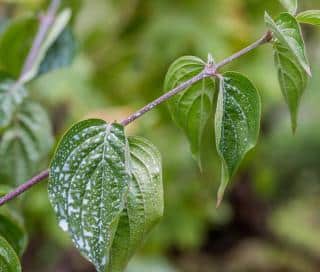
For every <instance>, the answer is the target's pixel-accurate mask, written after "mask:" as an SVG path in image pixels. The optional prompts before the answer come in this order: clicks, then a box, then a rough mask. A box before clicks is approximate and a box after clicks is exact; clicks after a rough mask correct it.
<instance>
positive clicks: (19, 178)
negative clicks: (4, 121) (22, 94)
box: [0, 100, 53, 184]
mask: <svg viewBox="0 0 320 272" xmlns="http://www.w3.org/2000/svg"><path fill="white" fill-rule="evenodd" d="M13 120H14V121H13V122H12V123H11V124H10V125H9V126H8V127H7V128H6V129H5V130H4V131H3V133H2V138H1V142H0V173H1V174H2V175H3V176H5V177H6V180H7V182H8V183H10V184H20V183H22V182H25V181H26V180H27V179H29V178H31V177H32V175H33V174H35V172H36V171H38V170H39V169H38V168H39V164H40V163H41V161H42V160H43V159H45V158H46V156H47V155H48V153H49V151H50V149H51V147H52V144H53V136H52V132H51V124H50V121H49V118H48V116H47V113H46V112H45V111H44V109H43V108H42V107H41V106H40V105H39V104H37V103H35V102H31V101H29V100H25V101H24V102H23V103H22V104H21V105H20V106H19V107H18V109H17V111H16V112H15V113H14V116H13ZM40 167H41V165H40Z"/></svg>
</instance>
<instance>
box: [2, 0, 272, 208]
mask: <svg viewBox="0 0 320 272" xmlns="http://www.w3.org/2000/svg"><path fill="white" fill-rule="evenodd" d="M59 2H60V0H53V1H52V3H51V6H50V7H49V9H48V14H50V15H49V17H50V16H53V15H52V14H54V13H55V11H56V10H57V6H58V5H59ZM52 11H53V12H52ZM49 27H50V26H49ZM39 32H40V29H39ZM271 40H272V33H271V32H270V31H268V32H266V33H265V34H264V35H263V36H262V37H261V38H260V39H259V40H257V41H256V42H254V43H253V44H251V45H249V46H248V47H246V48H244V49H242V50H240V51H239V52H237V53H235V54H233V55H232V56H230V57H228V58H226V59H224V60H222V61H221V62H219V63H217V64H213V63H208V65H206V67H205V69H204V70H203V71H202V72H201V73H199V74H198V75H196V76H194V77H192V78H191V79H189V80H187V81H185V82H183V83H182V84H180V85H179V86H177V87H175V88H174V89H172V90H169V91H168V92H167V93H165V94H164V95H162V96H160V97H159V98H157V99H156V100H154V101H152V102H151V103H149V104H147V105H146V106H144V107H143V108H141V109H140V110H138V111H136V112H135V113H133V114H131V115H130V116H129V117H127V118H126V119H124V120H122V121H121V122H120V123H121V124H122V125H123V126H127V125H129V124H130V123H132V122H133V121H135V120H136V119H138V118H140V117H141V116H142V115H144V114H145V113H147V112H149V111H151V110H152V109H153V108H155V107H156V106H158V105H159V104H161V103H163V102H165V101H167V100H168V99H169V98H171V97H172V96H174V95H176V94H178V93H180V92H182V91H183V90H185V89H186V88H188V87H190V86H191V85H193V84H195V83H196V82H198V81H200V80H202V79H204V78H208V77H216V76H219V75H220V74H219V71H218V70H219V69H220V68H222V67H223V66H225V65H227V64H229V63H230V62H232V61H234V60H235V59H237V58H240V57H241V56H243V55H245V54H247V53H249V52H250V51H252V50H254V49H256V48H257V47H259V46H261V45H263V44H265V43H268V42H270V41H271ZM37 47H38V46H37ZM30 62H31V61H30ZM25 66H27V65H25ZM28 66H29V65H28ZM28 66H27V67H28ZM26 69H27V68H26ZM48 176H49V170H48V169H47V170H44V171H42V172H41V173H39V174H38V175H36V176H34V177H33V178H31V179H30V180H28V181H27V182H25V183H23V184H22V185H20V186H19V187H17V188H16V189H14V190H13V191H12V192H10V193H8V194H7V195H5V196H4V197H2V198H1V199H0V206H2V205H3V204H5V203H7V202H8V201H10V200H12V199H14V198H16V197H17V196H19V195H20V194H22V193H23V192H25V191H27V190H29V189H30V188H31V187H33V186H34V185H36V184H38V183H39V182H41V181H43V180H46V179H47V178H48Z"/></svg>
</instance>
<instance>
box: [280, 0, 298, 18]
mask: <svg viewBox="0 0 320 272" xmlns="http://www.w3.org/2000/svg"><path fill="white" fill-rule="evenodd" d="M280 2H281V4H282V5H283V6H284V7H285V8H286V9H287V10H288V11H289V12H290V13H291V14H293V15H294V14H295V13H296V12H297V10H298V0H280Z"/></svg>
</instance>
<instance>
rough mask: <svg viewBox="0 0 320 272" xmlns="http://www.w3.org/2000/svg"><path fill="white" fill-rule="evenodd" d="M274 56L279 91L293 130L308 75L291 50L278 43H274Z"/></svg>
mask: <svg viewBox="0 0 320 272" xmlns="http://www.w3.org/2000/svg"><path fill="white" fill-rule="evenodd" d="M274 58H275V64H276V67H277V69H278V78H279V83H280V87H281V91H282V94H283V96H284V99H285V101H286V103H287V105H288V107H289V111H290V115H291V127H292V131H293V132H294V131H295V130H296V128H297V115H298V108H299V104H300V100H301V96H302V94H303V92H304V90H305V87H306V84H307V82H308V75H307V74H306V72H305V71H304V70H303V68H302V67H301V65H300V64H299V63H298V62H297V61H296V59H295V58H294V56H293V55H292V53H291V51H290V50H288V49H287V48H285V47H283V46H282V45H281V44H280V43H275V46H274Z"/></svg>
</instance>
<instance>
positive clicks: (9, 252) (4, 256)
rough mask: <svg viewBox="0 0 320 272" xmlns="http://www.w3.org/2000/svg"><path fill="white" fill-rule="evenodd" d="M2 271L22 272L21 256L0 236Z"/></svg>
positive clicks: (0, 267) (0, 266)
mask: <svg viewBox="0 0 320 272" xmlns="http://www.w3.org/2000/svg"><path fill="white" fill-rule="evenodd" d="M0 271H3V272H21V265H20V262H19V258H18V256H17V254H16V253H15V251H14V249H13V248H12V247H11V246H10V244H9V243H8V242H7V241H6V239H4V238H3V237H1V236H0Z"/></svg>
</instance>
